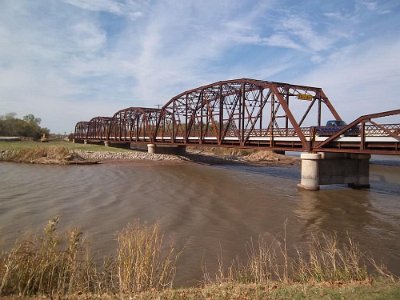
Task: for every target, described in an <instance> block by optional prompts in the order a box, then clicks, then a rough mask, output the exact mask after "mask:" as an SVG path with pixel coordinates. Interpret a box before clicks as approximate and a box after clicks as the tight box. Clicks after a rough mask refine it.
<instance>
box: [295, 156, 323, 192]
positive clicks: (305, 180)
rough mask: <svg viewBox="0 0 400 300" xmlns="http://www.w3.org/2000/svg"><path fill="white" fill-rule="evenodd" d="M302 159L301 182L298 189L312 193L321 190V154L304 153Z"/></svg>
mask: <svg viewBox="0 0 400 300" xmlns="http://www.w3.org/2000/svg"><path fill="white" fill-rule="evenodd" d="M300 157H301V182H300V184H298V187H299V188H302V189H305V190H310V191H317V190H319V160H320V159H321V154H317V153H302V154H301V156H300Z"/></svg>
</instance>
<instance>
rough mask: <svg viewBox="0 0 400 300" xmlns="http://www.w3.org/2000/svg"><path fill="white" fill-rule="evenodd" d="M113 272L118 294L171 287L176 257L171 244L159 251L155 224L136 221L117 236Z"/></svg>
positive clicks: (158, 238) (157, 232) (158, 239)
mask: <svg viewBox="0 0 400 300" xmlns="http://www.w3.org/2000/svg"><path fill="white" fill-rule="evenodd" d="M117 239H118V253H117V260H116V264H117V270H118V283H119V285H118V286H119V292H120V293H125V294H126V293H135V292H141V291H146V290H149V289H153V288H154V289H157V290H159V289H164V288H168V287H169V288H170V287H172V283H173V279H174V276H175V265H176V261H177V259H178V256H179V254H177V253H176V251H175V249H174V247H173V246H172V245H171V246H169V247H168V249H167V251H163V250H164V249H163V247H164V245H163V244H164V243H163V236H162V235H160V231H159V228H158V225H154V226H151V227H146V226H142V225H140V223H138V222H136V223H134V224H129V225H128V226H127V227H125V228H124V229H123V230H122V231H121V232H119V233H118V238H117Z"/></svg>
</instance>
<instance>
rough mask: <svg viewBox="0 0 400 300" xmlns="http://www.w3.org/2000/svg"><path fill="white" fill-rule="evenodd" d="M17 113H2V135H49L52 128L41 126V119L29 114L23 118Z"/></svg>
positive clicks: (0, 130)
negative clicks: (18, 116)
mask: <svg viewBox="0 0 400 300" xmlns="http://www.w3.org/2000/svg"><path fill="white" fill-rule="evenodd" d="M16 116H17V114H16V113H8V114H5V115H0V136H19V137H30V138H33V139H39V138H40V137H41V136H42V135H43V134H45V135H46V136H48V135H49V133H50V130H49V129H47V128H43V127H40V123H41V121H42V120H41V119H40V118H36V117H35V116H34V115H33V114H28V115H26V116H24V117H22V119H19V118H17V117H16Z"/></svg>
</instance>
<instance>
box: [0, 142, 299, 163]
mask: <svg viewBox="0 0 400 300" xmlns="http://www.w3.org/2000/svg"><path fill="white" fill-rule="evenodd" d="M120 160H123V161H138V160H148V161H194V162H200V163H206V164H225V163H236V164H253V165H271V166H282V165H298V164H299V160H298V158H296V157H291V156H285V155H281V154H276V153H273V152H271V151H265V150H264V151H259V150H241V149H232V148H215V147H198V146H190V147H187V151H186V154H185V155H182V156H178V155H171V154H150V153H147V152H145V151H138V150H131V149H123V148H113V147H105V146H101V145H91V144H87V145H83V144H74V143H70V142H65V141H51V142H48V143H40V142H33V141H0V161H9V162H20V163H35V164H60V165H71V164H95V163H100V162H104V161H120Z"/></svg>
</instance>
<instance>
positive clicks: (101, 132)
mask: <svg viewBox="0 0 400 300" xmlns="http://www.w3.org/2000/svg"><path fill="white" fill-rule="evenodd" d="M110 123H111V118H110V117H95V118H93V119H91V120H90V121H89V126H88V133H87V138H88V139H92V140H107V139H108V132H109V129H110Z"/></svg>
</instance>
